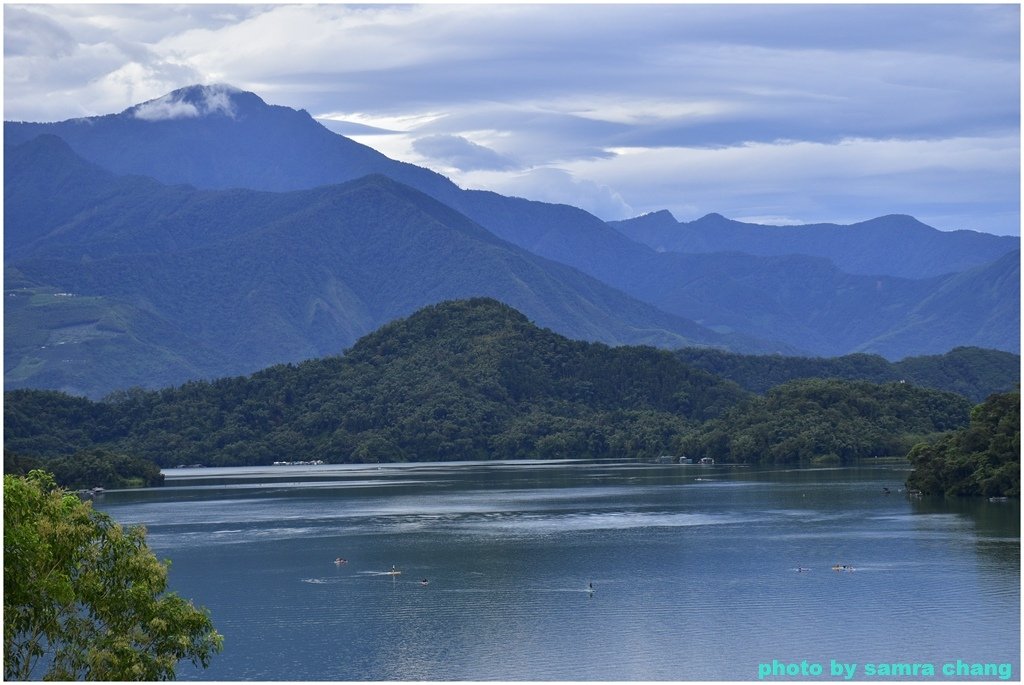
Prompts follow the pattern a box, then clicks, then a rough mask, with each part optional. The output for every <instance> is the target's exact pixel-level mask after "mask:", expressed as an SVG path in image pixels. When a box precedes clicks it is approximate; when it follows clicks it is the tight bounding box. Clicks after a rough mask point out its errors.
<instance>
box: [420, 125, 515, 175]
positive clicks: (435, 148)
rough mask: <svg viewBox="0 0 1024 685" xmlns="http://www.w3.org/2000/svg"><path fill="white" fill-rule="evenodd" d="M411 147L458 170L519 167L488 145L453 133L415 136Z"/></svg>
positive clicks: (430, 158) (428, 157)
mask: <svg viewBox="0 0 1024 685" xmlns="http://www.w3.org/2000/svg"><path fill="white" fill-rule="evenodd" d="M412 146H413V149H414V150H415V151H416V152H418V153H419V154H421V155H423V156H424V157H426V158H427V159H429V160H433V161H434V162H439V163H441V164H443V165H445V166H451V167H455V168H456V169H458V170H460V171H474V170H480V169H492V170H508V169H517V168H520V166H519V164H517V163H516V162H515V161H514V160H512V159H510V158H509V157H506V156H504V155H500V154H498V153H497V152H495V151H494V150H492V149H490V148H489V147H485V146H483V145H477V144H476V143H474V142H473V141H471V140H468V139H467V138H463V137H462V136H453V135H444V134H439V135H432V136H425V137H423V138H417V139H416V140H414V141H413V143H412Z"/></svg>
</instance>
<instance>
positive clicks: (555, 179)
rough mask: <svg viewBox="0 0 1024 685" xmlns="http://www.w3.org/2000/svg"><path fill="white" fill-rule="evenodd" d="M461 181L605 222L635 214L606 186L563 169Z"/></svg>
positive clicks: (487, 175)
mask: <svg viewBox="0 0 1024 685" xmlns="http://www.w3.org/2000/svg"><path fill="white" fill-rule="evenodd" d="M461 180H462V182H463V183H465V184H467V185H468V186H470V187H486V188H490V189H493V190H495V191H497V192H499V193H502V194H504V195H512V196H516V197H525V198H529V199H531V200H540V201H542V202H551V203H556V204H569V205H572V206H574V207H579V208H580V209H585V210H587V211H588V212H590V213H591V214H593V215H595V216H597V217H600V218H602V219H605V220H606V221H611V220H613V219H625V218H628V217H631V216H635V215H636V214H637V213H638V212H636V211H635V210H634V209H633V208H632V207H630V206H629V205H628V204H627V203H626V202H625V201H624V200H623V199H622V197H621V196H620V195H619V194H618V193H617V192H615V191H614V190H612V189H611V188H609V187H608V186H605V185H602V184H600V183H595V182H594V181H591V180H588V179H586V178H578V177H576V176H574V175H573V174H572V173H570V172H569V171H566V170H565V169H558V168H554V167H541V168H537V169H530V170H529V171H525V172H520V173H512V174H501V173H489V172H479V173H475V174H473V173H470V174H465V175H463V176H462V177H461Z"/></svg>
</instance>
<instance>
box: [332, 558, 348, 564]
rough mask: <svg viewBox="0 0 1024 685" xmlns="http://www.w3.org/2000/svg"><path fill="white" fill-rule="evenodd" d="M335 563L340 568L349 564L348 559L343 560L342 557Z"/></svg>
mask: <svg viewBox="0 0 1024 685" xmlns="http://www.w3.org/2000/svg"><path fill="white" fill-rule="evenodd" d="M334 563H335V564H337V565H338V566H341V565H342V564H347V563H348V559H342V558H341V557H338V558H337V559H335V560H334Z"/></svg>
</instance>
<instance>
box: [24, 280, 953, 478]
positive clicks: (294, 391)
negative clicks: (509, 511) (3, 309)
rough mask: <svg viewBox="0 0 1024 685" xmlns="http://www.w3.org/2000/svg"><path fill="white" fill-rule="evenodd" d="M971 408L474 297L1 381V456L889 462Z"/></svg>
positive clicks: (240, 461)
mask: <svg viewBox="0 0 1024 685" xmlns="http://www.w3.org/2000/svg"><path fill="white" fill-rule="evenodd" d="M970 406H971V404H970V402H969V401H968V400H966V399H965V398H963V397H961V396H958V395H954V394H951V393H944V392H941V391H937V390H931V389H927V388H920V387H916V386H914V385H913V384H911V383H899V382H897V383H889V384H875V383H869V382H864V381H843V380H837V379H831V380H823V379H811V380H806V379H805V380H800V381H792V382H789V383H786V384H784V385H782V386H780V387H777V388H775V389H773V390H771V391H770V392H768V393H767V394H766V395H764V396H757V395H754V394H753V393H751V392H748V391H745V390H743V389H741V388H740V387H739V386H738V385H736V384H735V383H733V382H731V381H727V380H723V379H722V378H720V377H718V376H716V375H713V374H712V373H709V372H708V371H706V370H703V369H700V368H697V367H695V366H694V365H692V364H687V363H684V362H683V361H681V359H680V358H679V355H677V354H673V353H671V352H666V351H661V350H656V349H654V348H650V347H609V346H607V345H603V344H600V343H585V342H578V341H573V340H569V339H567V338H564V337H562V336H560V335H557V334H555V333H553V332H551V331H549V330H546V329H541V328H539V327H537V326H535V325H533V324H531V323H530V322H529V321H528V320H527V319H526V318H525V317H524V316H523V315H522V314H520V313H519V312H517V311H516V310H514V309H512V308H511V307H508V306H506V305H503V304H501V303H498V302H496V301H494V300H490V299H483V298H481V299H474V300H462V301H451V302H446V303H442V304H439V305H435V306H431V307H427V308H425V309H422V310H420V311H419V312H417V313H416V314H414V315H413V316H410V317H408V318H406V319H401V320H398V321H395V322H393V323H391V324H389V325H387V326H384V327H383V328H381V329H379V330H378V331H377V332H375V333H372V334H370V335H368V336H365V337H364V338H362V339H361V340H360V341H359V342H358V343H357V344H356V345H355V346H354V347H353V348H351V349H350V350H348V351H347V352H346V353H345V354H344V355H343V356H339V357H327V358H322V359H317V360H311V361H307V362H304V363H300V364H286V365H279V366H274V367H271V368H268V369H266V370H264V371H261V372H259V373H256V374H253V375H251V376H248V377H233V378H223V379H219V380H215V381H209V382H205V381H204V382H191V383H186V384H185V385H182V386H178V387H173V388H168V389H165V390H160V391H143V390H139V389H129V390H124V391H119V392H116V393H113V394H112V395H111V396H109V397H108V398H106V400H105V401H103V402H92V401H89V400H86V399H82V398H76V397H70V396H68V395H64V394H62V393H58V392H53V391H38V390H16V391H11V392H8V393H6V402H5V410H4V412H5V439H6V447H7V448H8V449H9V450H11V452H12V455H17V456H18V458H19V459H21V460H22V463H29V464H32V463H34V462H25V458H26V457H29V458H43V459H48V460H51V462H52V464H53V465H54V466H56V465H58V464H62V463H63V464H67V463H69V462H74V461H75V460H80V459H81V460H84V459H86V458H87V455H90V454H95V453H94V452H88V450H96V449H100V450H105V451H106V452H108V453H116V454H121V455H132V457H135V458H142V459H146V460H150V461H152V462H155V463H156V464H159V465H160V466H163V467H173V466H177V465H180V464H205V465H211V466H212V465H244V464H269V463H272V462H274V461H295V460H312V459H322V460H324V461H326V462H378V461H381V462H383V461H446V460H466V459H517V458H542V459H543V458H563V457H589V458H607V457H613V458H641V459H643V458H655V457H657V456H659V455H661V454H682V453H685V454H688V455H690V456H711V457H713V458H715V459H716V460H718V461H719V462H720V463H721V462H727V461H733V462H744V463H755V462H768V463H794V464H809V463H816V462H821V461H823V460H824V461H827V462H834V463H849V462H851V461H853V460H856V459H858V458H861V457H865V456H876V455H899V456H902V455H904V454H906V451H907V450H908V449H909V448H910V447H911V446H912V445H913V444H916V443H917V442H920V441H921V440H922V439H924V438H926V437H928V436H931V435H934V434H936V433H939V432H942V431H948V430H951V429H955V428H960V427H963V426H966V425H967V421H968V416H969V411H970ZM83 451H86V452H83ZM76 454H77V455H78V456H73V455H76ZM60 460H63V461H60ZM12 461H13V460H12ZM8 468H10V467H8ZM50 468H53V467H52V466H51V467H50ZM53 470H54V471H58V472H59V469H57V468H53ZM138 476H139V474H135V477H138ZM69 484H70V483H69ZM94 484H95V483H89V484H87V485H94Z"/></svg>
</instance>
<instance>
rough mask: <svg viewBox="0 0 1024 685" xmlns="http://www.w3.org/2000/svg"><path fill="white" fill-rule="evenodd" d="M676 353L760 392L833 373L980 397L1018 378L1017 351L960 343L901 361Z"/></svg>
mask: <svg viewBox="0 0 1024 685" xmlns="http://www.w3.org/2000/svg"><path fill="white" fill-rule="evenodd" d="M676 356H677V357H678V358H679V359H680V360H682V361H683V362H685V363H687V364H691V365H693V366H697V367H699V368H702V369H704V370H705V371H710V372H711V373H713V374H715V375H716V376H721V377H722V378H726V379H728V380H730V381H733V382H734V383H737V384H739V385H740V387H742V388H744V389H746V390H750V391H751V392H756V393H759V394H761V393H764V392H766V391H768V390H769V389H771V388H774V387H775V386H777V385H782V384H783V383H786V382H787V381H792V380H796V379H800V378H823V379H824V378H836V379H845V380H851V381H853V380H860V381H871V382H872V383H891V382H897V381H907V382H908V383H911V384H913V385H918V386H921V387H924V388H932V389H933V390H944V391H946V392H955V393H957V394H958V395H963V396H964V397H966V398H967V399H969V400H971V401H972V402H981V401H982V400H984V399H985V398H986V397H988V396H989V395H991V394H993V393H997V392H1004V391H1007V390H1011V389H1013V388H1015V387H1016V386H1017V385H1018V384H1019V383H1020V356H1019V355H1016V354H1011V353H1009V352H1000V351H998V350H983V349H979V348H977V347H958V348H956V349H954V350H952V351H950V352H947V353H946V354H941V355H929V356H922V357H908V358H907V359H904V360H902V361H899V362H889V361H886V360H885V359H884V358H882V357H879V356H878V355H873V354H850V355H846V356H843V357H834V358H823V357H783V356H781V355H745V354H735V353H732V352H725V351H723V350H714V349H706V348H705V349H699V348H686V349H682V350H679V351H678V352H676Z"/></svg>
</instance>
